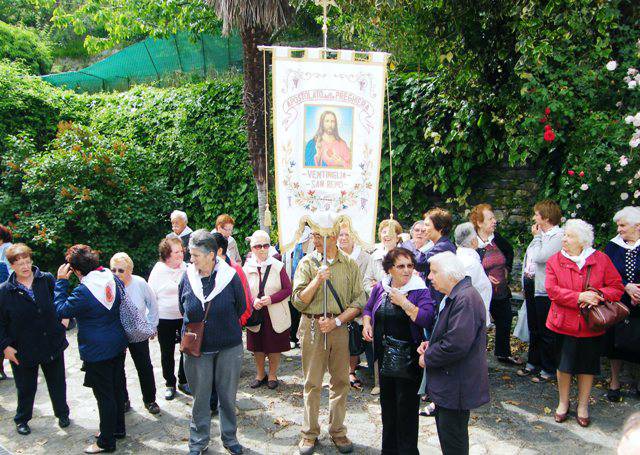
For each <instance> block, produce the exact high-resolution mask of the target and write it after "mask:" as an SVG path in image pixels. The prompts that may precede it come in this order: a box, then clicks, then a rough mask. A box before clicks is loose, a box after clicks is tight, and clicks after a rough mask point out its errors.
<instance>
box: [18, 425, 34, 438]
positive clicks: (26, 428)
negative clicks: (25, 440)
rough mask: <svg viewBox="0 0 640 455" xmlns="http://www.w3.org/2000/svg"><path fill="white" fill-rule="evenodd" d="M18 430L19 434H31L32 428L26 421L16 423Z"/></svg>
mask: <svg viewBox="0 0 640 455" xmlns="http://www.w3.org/2000/svg"><path fill="white" fill-rule="evenodd" d="M16 431H17V432H18V434H21V435H22V436H26V435H28V434H31V428H29V425H27V424H26V423H18V424H16Z"/></svg>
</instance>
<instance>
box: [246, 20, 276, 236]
mask: <svg viewBox="0 0 640 455" xmlns="http://www.w3.org/2000/svg"><path fill="white" fill-rule="evenodd" d="M240 37H241V38H242V50H243V57H244V58H243V69H244V95H243V97H242V102H243V104H244V110H245V119H246V122H247V146H248V149H249V160H250V161H251V167H252V169H253V178H254V180H255V183H256V188H257V190H258V211H259V216H260V229H265V226H264V211H265V205H266V202H267V194H266V185H265V183H266V182H265V166H266V162H265V145H266V144H265V137H264V103H265V99H264V95H263V94H264V83H265V81H264V76H263V74H264V68H263V65H262V52H261V51H259V50H258V45H267V44H268V43H269V34H268V33H267V32H266V31H265V30H264V29H260V28H256V27H246V28H243V29H242V30H240ZM267 115H268V113H267ZM267 121H268V117H267Z"/></svg>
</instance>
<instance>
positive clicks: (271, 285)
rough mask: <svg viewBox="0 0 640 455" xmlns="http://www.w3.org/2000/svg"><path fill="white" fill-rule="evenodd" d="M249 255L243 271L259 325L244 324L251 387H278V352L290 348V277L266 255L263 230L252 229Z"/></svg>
mask: <svg viewBox="0 0 640 455" xmlns="http://www.w3.org/2000/svg"><path fill="white" fill-rule="evenodd" d="M250 245H251V256H250V257H249V258H248V259H247V262H246V263H245V265H244V267H243V268H242V270H244V273H245V275H246V276H247V281H248V283H249V288H250V289H251V295H253V296H255V297H254V300H253V311H258V312H260V320H261V322H260V325H258V326H254V327H247V328H248V329H249V331H248V332H247V349H248V350H249V351H251V352H253V356H254V359H255V362H256V378H255V380H254V381H253V382H252V383H251V385H250V387H251V388H252V389H257V388H258V387H262V386H263V385H266V386H267V387H268V388H269V389H272V390H273V389H275V388H277V387H278V376H277V372H278V366H279V365H280V357H281V353H283V352H286V351H288V350H289V349H291V345H290V344H289V336H290V334H289V328H290V327H291V312H290V310H289V304H288V301H287V298H288V297H289V296H290V295H291V290H292V286H291V280H290V279H289V276H288V275H287V270H286V269H285V267H284V264H283V263H282V262H280V261H278V260H277V259H275V258H274V257H273V256H270V255H269V249H270V248H271V239H270V238H269V234H267V233H266V232H265V231H260V230H258V231H255V232H254V233H253V235H252V236H251V239H250ZM267 357H268V358H269V374H267V373H266V372H265V359H266V358H267Z"/></svg>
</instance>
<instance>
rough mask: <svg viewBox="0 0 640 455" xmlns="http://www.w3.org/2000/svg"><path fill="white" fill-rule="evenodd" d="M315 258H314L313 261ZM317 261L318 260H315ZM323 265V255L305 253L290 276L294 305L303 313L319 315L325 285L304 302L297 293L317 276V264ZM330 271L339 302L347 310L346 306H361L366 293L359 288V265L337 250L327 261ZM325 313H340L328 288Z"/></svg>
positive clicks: (363, 303)
mask: <svg viewBox="0 0 640 455" xmlns="http://www.w3.org/2000/svg"><path fill="white" fill-rule="evenodd" d="M314 259H315V261H314ZM316 261H317V262H316ZM317 264H320V265H322V255H321V254H320V253H319V252H318V251H314V252H313V253H309V254H307V255H306V256H305V257H304V258H303V259H302V260H301V261H300V263H299V264H298V268H297V269H296V274H295V276H294V278H293V295H292V297H293V306H294V307H296V308H297V309H298V310H300V312H302V313H305V314H322V313H323V312H324V311H323V308H322V307H323V302H324V286H322V285H321V286H320V287H319V288H318V291H317V292H316V294H315V295H314V296H313V299H312V300H311V302H310V303H309V304H308V305H307V304H306V303H304V302H303V301H302V300H300V293H301V292H302V291H303V290H304V289H305V288H306V287H307V286H308V285H309V283H310V282H311V281H312V280H313V279H314V278H315V277H316V274H317V273H318V268H319V265H317ZM327 265H328V266H329V273H330V275H331V276H330V277H329V279H330V280H331V284H333V288H334V289H335V290H336V293H337V294H338V296H339V297H340V303H342V307H343V308H344V309H345V310H346V309H347V308H358V309H360V310H361V309H362V308H364V305H365V303H366V302H365V294H364V289H363V288H362V274H361V273H360V269H359V268H358V264H357V263H356V262H355V261H354V260H353V259H351V258H350V257H349V256H347V255H346V254H344V253H343V252H342V251H340V250H338V254H337V256H336V258H335V259H334V261H333V262H332V263H331V264H329V263H328V262H327ZM327 313H333V314H340V313H342V311H340V307H339V306H338V304H337V302H336V300H335V299H334V298H333V294H332V293H331V291H330V290H329V288H328V287H327Z"/></svg>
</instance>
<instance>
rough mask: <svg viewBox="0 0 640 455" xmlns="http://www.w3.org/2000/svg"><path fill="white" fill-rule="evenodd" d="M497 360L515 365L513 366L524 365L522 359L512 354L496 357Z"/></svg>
mask: <svg viewBox="0 0 640 455" xmlns="http://www.w3.org/2000/svg"><path fill="white" fill-rule="evenodd" d="M498 362H500V363H504V364H507V365H515V366H519V365H524V361H523V360H522V359H520V358H518V357H513V356H509V357H498Z"/></svg>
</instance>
